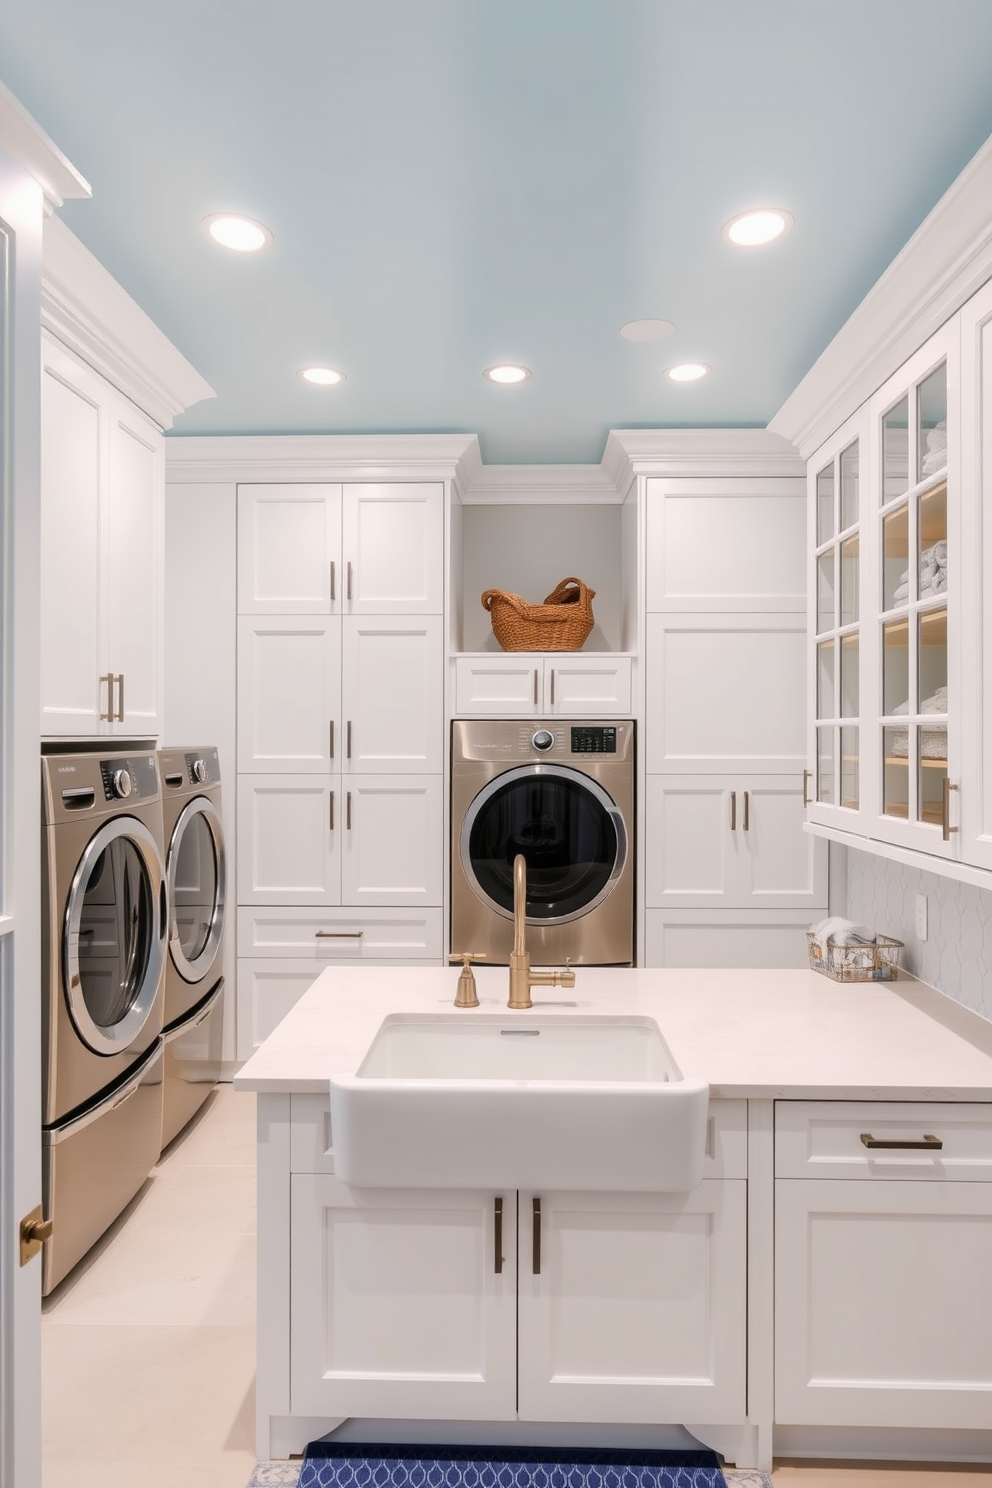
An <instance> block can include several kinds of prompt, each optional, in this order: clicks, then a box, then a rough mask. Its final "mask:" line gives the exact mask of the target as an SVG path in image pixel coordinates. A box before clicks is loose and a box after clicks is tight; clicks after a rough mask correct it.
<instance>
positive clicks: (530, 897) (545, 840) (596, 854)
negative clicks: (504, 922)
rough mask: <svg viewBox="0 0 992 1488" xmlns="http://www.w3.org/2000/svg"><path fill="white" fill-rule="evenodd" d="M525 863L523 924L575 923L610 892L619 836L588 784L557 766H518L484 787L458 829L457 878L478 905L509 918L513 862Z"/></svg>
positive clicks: (600, 796) (616, 819)
mask: <svg viewBox="0 0 992 1488" xmlns="http://www.w3.org/2000/svg"><path fill="white" fill-rule="evenodd" d="M517 853H523V855H524V857H525V858H526V860H527V919H528V921H529V923H531V924H534V925H560V924H564V923H565V922H566V921H568V920H577V919H579V918H580V916H581V915H585V914H588V913H589V911H590V910H591V909H595V907H596V905H597V904H601V903H602V901H603V900H604V899H605V898H606V896H607V895H608V894H609V893H610V892H611V891H612V890H613V889H614V888H615V887H616V883H617V880H618V879H619V877H620V874H621V872H622V871H623V866H624V863H625V862H626V858H627V831H626V828H625V826H624V822H623V817H622V815H621V813H620V810H619V808H618V807H617V805H616V802H615V801H614V800H613V799H612V797H611V796H609V795H608V794H607V792H606V791H605V790H603V789H602V787H601V786H600V785H598V784H597V783H596V781H594V780H591V779H590V778H589V776H588V775H583V774H582V773H581V772H580V771H578V770H570V769H568V768H567V767H566V766H564V765H552V764H534V765H522V766H521V767H520V768H519V769H516V770H507V771H505V772H504V773H503V774H502V775H497V776H496V778H495V779H494V780H491V781H490V782H489V784H488V785H486V786H485V787H484V788H483V789H482V790H481V791H480V792H479V794H478V795H477V796H476V797H475V799H474V800H473V802H472V804H471V806H470V807H469V809H468V811H467V812H466V813H465V819H464V821H463V823H462V827H461V833H460V838H459V854H460V858H461V865H462V871H463V872H464V874H465V877H466V878H467V880H468V882H469V883H470V884H471V886H472V888H473V890H474V891H475V893H476V894H478V896H479V898H480V899H482V900H483V901H484V902H485V903H486V904H488V905H490V907H491V908H493V909H495V910H496V911H497V912H498V913H499V914H501V915H503V916H505V917H506V918H507V919H512V917H513V860H514V858H515V857H516V855H517Z"/></svg>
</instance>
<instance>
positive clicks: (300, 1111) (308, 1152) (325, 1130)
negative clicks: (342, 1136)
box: [289, 1095, 334, 1173]
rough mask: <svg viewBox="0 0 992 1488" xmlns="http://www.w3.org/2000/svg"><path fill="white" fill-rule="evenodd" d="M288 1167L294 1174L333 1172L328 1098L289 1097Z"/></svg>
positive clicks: (326, 1096) (316, 1096)
mask: <svg viewBox="0 0 992 1488" xmlns="http://www.w3.org/2000/svg"><path fill="white" fill-rule="evenodd" d="M289 1125H290V1131H289V1165H290V1170H291V1172H293V1173H333V1172H334V1153H333V1151H332V1149H331V1101H330V1096H329V1095H291V1096H290V1098H289Z"/></svg>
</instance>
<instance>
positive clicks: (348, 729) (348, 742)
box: [344, 718, 351, 759]
mask: <svg viewBox="0 0 992 1488" xmlns="http://www.w3.org/2000/svg"><path fill="white" fill-rule="evenodd" d="M344 732H345V741H344V752H345V756H346V758H347V759H351V719H350V718H349V719H348V722H347V725H346V726H345V731H344Z"/></svg>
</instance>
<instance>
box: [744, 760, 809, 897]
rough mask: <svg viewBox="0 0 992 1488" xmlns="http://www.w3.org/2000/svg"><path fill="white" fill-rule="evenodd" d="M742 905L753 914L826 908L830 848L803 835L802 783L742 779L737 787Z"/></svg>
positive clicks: (792, 778)
mask: <svg viewBox="0 0 992 1488" xmlns="http://www.w3.org/2000/svg"><path fill="white" fill-rule="evenodd" d="M737 790H738V796H737V802H736V807H737V811H736V816H737V828H738V834H739V842H740V845H741V849H742V850H741V852H740V854H739V856H738V860H737V862H738V870H739V878H738V888H737V892H738V902H739V903H740V904H741V905H749V906H751V907H752V908H754V909H765V908H774V909H788V908H800V907H802V906H808V907H809V909H810V911H812V910H814V909H818V908H819V907H820V906H823V905H826V903H827V844H826V842H824V841H823V840H822V839H821V838H817V837H812V836H810V834H809V833H808V832H804V831H803V820H804V818H805V814H806V808H805V806H804V805H803V779H802V776H801V775H799V774H795V775H744V776H740V777H738V781H737Z"/></svg>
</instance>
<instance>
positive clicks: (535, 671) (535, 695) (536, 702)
mask: <svg viewBox="0 0 992 1488" xmlns="http://www.w3.org/2000/svg"><path fill="white" fill-rule="evenodd" d="M537 679H538V668H537V667H535V668H534V706H535V708H536V707H537V704H538V701H539V699H538V696H537Z"/></svg>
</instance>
